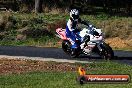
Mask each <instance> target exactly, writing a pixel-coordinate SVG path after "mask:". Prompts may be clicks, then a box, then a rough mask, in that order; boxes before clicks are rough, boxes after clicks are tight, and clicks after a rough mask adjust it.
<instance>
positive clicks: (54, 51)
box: [0, 46, 132, 65]
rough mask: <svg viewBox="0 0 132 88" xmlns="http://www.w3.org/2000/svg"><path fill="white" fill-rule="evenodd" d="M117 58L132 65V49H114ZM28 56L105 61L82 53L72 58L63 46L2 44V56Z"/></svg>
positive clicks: (120, 61) (114, 59)
mask: <svg viewBox="0 0 132 88" xmlns="http://www.w3.org/2000/svg"><path fill="white" fill-rule="evenodd" d="M114 54H115V58H113V59H112V61H116V62H119V63H125V64H129V65H132V51H121V50H117V51H114ZM1 55H7V56H17V57H19V56H26V57H34V58H35V57H42V58H45V59H49V58H54V59H56V60H60V59H68V60H77V61H89V62H91V61H97V62H100V61H103V59H101V58H100V57H99V56H97V55H92V56H85V55H81V56H80V57H78V58H71V57H70V56H68V55H67V54H65V53H64V52H63V50H62V49H61V48H42V47H30V46H0V56H1Z"/></svg>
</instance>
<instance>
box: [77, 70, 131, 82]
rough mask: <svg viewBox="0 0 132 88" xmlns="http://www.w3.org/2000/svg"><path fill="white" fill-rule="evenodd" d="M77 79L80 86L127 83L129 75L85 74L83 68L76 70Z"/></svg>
mask: <svg viewBox="0 0 132 88" xmlns="http://www.w3.org/2000/svg"><path fill="white" fill-rule="evenodd" d="M78 72H79V77H78V78H77V81H78V82H79V83H80V84H84V83H129V81H130V76H129V75H126V74H125V75H122V74H121V75H119V74H118V75H117V74H116V75H112V74H107V75H106V74H92V75H91V74H86V71H85V69H84V68H82V67H79V69H78Z"/></svg>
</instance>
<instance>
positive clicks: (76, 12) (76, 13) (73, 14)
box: [70, 9, 79, 20]
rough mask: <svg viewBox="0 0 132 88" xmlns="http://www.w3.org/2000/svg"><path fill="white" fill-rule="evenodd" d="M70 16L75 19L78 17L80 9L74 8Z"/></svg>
mask: <svg viewBox="0 0 132 88" xmlns="http://www.w3.org/2000/svg"><path fill="white" fill-rule="evenodd" d="M70 17H71V18H72V19H73V20H76V19H78V18H79V11H78V10H77V9H72V10H71V12H70Z"/></svg>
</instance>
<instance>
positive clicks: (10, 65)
mask: <svg viewBox="0 0 132 88" xmlns="http://www.w3.org/2000/svg"><path fill="white" fill-rule="evenodd" d="M77 68H78V66H77V65H73V64H70V63H57V62H44V61H36V60H20V59H19V60H18V59H6V58H1V59H0V74H1V75H7V74H21V73H25V72H34V71H46V72H48V71H50V72H51V71H59V72H66V71H77Z"/></svg>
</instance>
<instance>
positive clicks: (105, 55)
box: [99, 43, 114, 60]
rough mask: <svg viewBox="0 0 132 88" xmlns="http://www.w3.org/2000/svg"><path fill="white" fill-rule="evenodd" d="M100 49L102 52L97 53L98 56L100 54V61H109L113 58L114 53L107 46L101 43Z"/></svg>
mask: <svg viewBox="0 0 132 88" xmlns="http://www.w3.org/2000/svg"><path fill="white" fill-rule="evenodd" d="M100 47H101V49H102V50H101V51H99V54H100V56H101V58H102V59H105V60H110V59H113V58H114V52H113V50H112V48H111V47H110V46H109V45H108V44H106V43H103V44H101V45H100Z"/></svg>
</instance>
